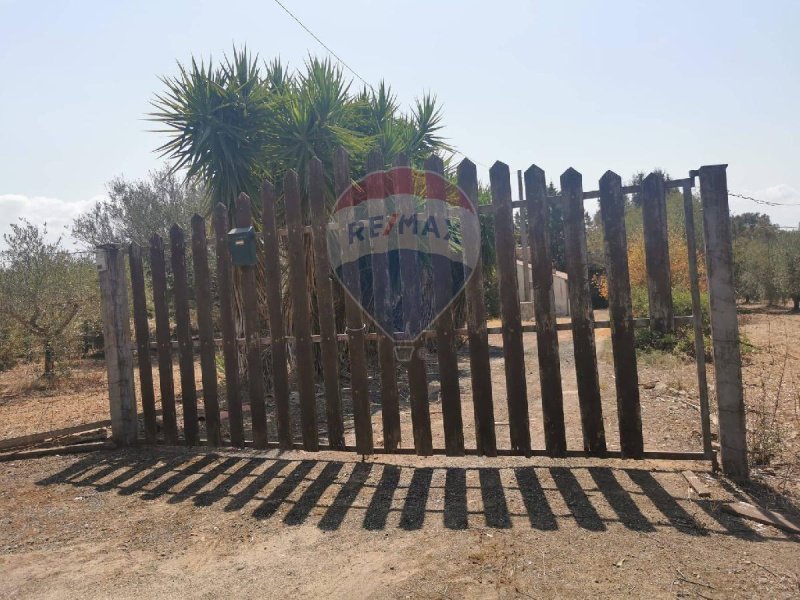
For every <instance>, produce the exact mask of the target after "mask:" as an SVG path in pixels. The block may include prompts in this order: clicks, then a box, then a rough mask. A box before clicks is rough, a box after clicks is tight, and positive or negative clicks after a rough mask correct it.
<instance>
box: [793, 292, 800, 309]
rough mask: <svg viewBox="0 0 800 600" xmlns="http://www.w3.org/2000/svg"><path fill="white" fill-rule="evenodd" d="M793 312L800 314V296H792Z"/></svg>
mask: <svg viewBox="0 0 800 600" xmlns="http://www.w3.org/2000/svg"><path fill="white" fill-rule="evenodd" d="M792 312H800V294H798V295H797V296H792Z"/></svg>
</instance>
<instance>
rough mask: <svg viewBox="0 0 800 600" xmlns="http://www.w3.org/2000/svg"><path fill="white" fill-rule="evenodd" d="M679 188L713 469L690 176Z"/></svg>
mask: <svg viewBox="0 0 800 600" xmlns="http://www.w3.org/2000/svg"><path fill="white" fill-rule="evenodd" d="M684 181H686V182H687V183H686V185H685V186H684V187H683V214H684V222H685V223H686V251H687V263H688V265H689V282H690V288H691V294H692V326H693V328H694V356H695V366H696V369H697V390H698V396H699V399H700V428H701V430H702V432H703V452H705V455H706V459H708V460H710V461H711V468H712V470H713V471H714V472H716V471H717V453H716V452H714V449H713V448H712V447H711V413H710V410H709V404H708V379H707V375H706V353H705V340H704V336H703V307H702V305H701V304H700V277H699V275H698V273H697V241H696V237H695V226H694V202H693V200H692V185H693V183H694V178H693V177H690V178H689V179H687V180H684ZM680 319H681V317H675V325H679V324H680V323H679V321H680Z"/></svg>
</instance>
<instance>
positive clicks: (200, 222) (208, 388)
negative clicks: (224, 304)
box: [192, 215, 222, 446]
mask: <svg viewBox="0 0 800 600" xmlns="http://www.w3.org/2000/svg"><path fill="white" fill-rule="evenodd" d="M192 266H193V268H194V295H195V302H196V303H197V329H198V333H199V336H200V374H201V376H202V380H203V415H204V416H205V423H206V437H207V439H208V443H209V444H210V445H211V446H219V445H221V444H222V431H221V430H220V419H219V397H218V394H219V391H218V387H217V363H216V353H215V348H214V319H213V317H212V315H211V302H212V296H211V277H210V275H209V270H208V241H207V239H206V222H205V219H203V217H201V216H200V215H194V216H193V217H192Z"/></svg>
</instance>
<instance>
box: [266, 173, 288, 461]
mask: <svg viewBox="0 0 800 600" xmlns="http://www.w3.org/2000/svg"><path fill="white" fill-rule="evenodd" d="M275 202H276V200H275V188H274V187H273V185H272V182H270V181H268V180H264V182H263V183H262V185H261V222H262V227H263V231H264V278H265V280H266V287H267V315H268V319H269V333H270V355H271V358H272V363H271V364H272V396H273V397H274V398H275V409H276V410H275V412H276V417H277V421H278V444H279V445H280V447H281V449H282V450H290V449H291V448H292V443H293V439H292V423H291V413H290V410H289V370H288V364H287V358H286V331H285V326H284V323H283V310H282V309H281V305H282V303H283V298H281V294H282V291H281V290H282V289H283V288H282V286H281V263H280V242H279V240H278V235H277V222H276V215H275Z"/></svg>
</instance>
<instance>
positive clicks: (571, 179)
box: [561, 167, 583, 188]
mask: <svg viewBox="0 0 800 600" xmlns="http://www.w3.org/2000/svg"><path fill="white" fill-rule="evenodd" d="M582 182H583V175H581V174H580V173H579V172H578V171H576V170H575V169H574V168H572V167H570V168H569V169H567V170H566V171H564V172H563V173H562V174H561V187H562V188H563V187H566V186H565V184H566V185H569V184H575V183H578V184H580V183H582Z"/></svg>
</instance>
